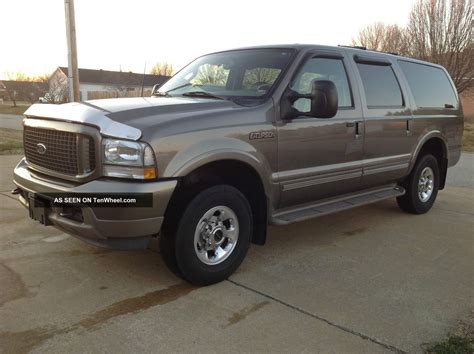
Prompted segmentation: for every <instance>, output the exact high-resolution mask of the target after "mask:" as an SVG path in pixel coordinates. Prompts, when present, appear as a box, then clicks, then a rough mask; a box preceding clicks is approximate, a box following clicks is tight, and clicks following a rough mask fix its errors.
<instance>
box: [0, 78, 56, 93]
mask: <svg viewBox="0 0 474 354" xmlns="http://www.w3.org/2000/svg"><path fill="white" fill-rule="evenodd" d="M0 89H6V90H17V91H20V90H26V91H29V90H32V89H36V90H41V91H47V90H48V83H47V82H38V81H17V80H1V81H0Z"/></svg>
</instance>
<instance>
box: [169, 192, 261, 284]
mask: <svg viewBox="0 0 474 354" xmlns="http://www.w3.org/2000/svg"><path fill="white" fill-rule="evenodd" d="M251 239H252V212H251V208H250V205H249V202H248V201H247V199H246V198H245V196H244V195H243V194H242V193H241V192H240V191H239V190H237V189H236V188H234V187H232V186H228V185H218V186H214V187H210V188H208V189H205V190H203V191H201V192H200V193H199V194H197V195H196V196H195V197H194V198H193V199H192V200H191V201H190V202H189V204H188V205H186V206H184V211H183V213H182V216H181V217H180V218H179V220H177V222H175V224H174V227H167V228H165V232H164V234H163V235H162V240H161V242H160V246H161V253H162V256H163V259H164V261H165V263H166V264H167V265H168V267H169V268H170V269H171V270H172V271H174V273H175V274H178V275H179V276H180V277H182V278H184V279H185V280H187V281H188V282H190V283H192V284H195V285H210V284H214V283H218V282H220V281H222V280H225V279H227V278H228V277H229V276H230V275H231V274H232V273H233V272H234V271H235V270H236V269H237V268H238V267H239V266H240V264H241V263H242V261H243V260H244V258H245V256H246V254H247V250H248V248H249V246H250V241H251ZM206 240H207V241H206ZM218 244H219V245H218ZM214 250H217V251H214Z"/></svg>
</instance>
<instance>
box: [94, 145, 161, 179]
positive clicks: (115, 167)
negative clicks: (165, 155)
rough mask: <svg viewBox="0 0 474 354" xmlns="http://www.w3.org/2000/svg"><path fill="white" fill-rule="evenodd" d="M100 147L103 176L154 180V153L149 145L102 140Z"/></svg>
mask: <svg viewBox="0 0 474 354" xmlns="http://www.w3.org/2000/svg"><path fill="white" fill-rule="evenodd" d="M102 146H103V154H102V162H103V165H104V175H105V176H111V177H122V178H136V179H154V178H156V165H155V158H154V153H153V150H152V149H151V147H150V146H149V145H147V144H145V143H142V142H136V141H128V140H117V139H104V140H103V142H102Z"/></svg>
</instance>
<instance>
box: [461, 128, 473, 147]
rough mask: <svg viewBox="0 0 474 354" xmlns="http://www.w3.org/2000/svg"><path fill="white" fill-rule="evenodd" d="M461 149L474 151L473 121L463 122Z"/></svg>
mask: <svg viewBox="0 0 474 354" xmlns="http://www.w3.org/2000/svg"><path fill="white" fill-rule="evenodd" d="M462 150H463V151H466V152H474V123H467V122H465V123H464V133H463V136H462Z"/></svg>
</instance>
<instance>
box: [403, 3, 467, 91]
mask: <svg viewBox="0 0 474 354" xmlns="http://www.w3.org/2000/svg"><path fill="white" fill-rule="evenodd" d="M472 24H473V4H472V0H448V1H446V0H418V3H416V5H415V6H414V7H413V9H412V11H411V13H410V18H409V23H408V26H407V33H408V40H409V41H410V53H409V54H410V55H411V56H413V57H416V58H420V59H422V60H429V61H431V62H435V63H437V64H440V65H442V66H444V67H445V68H446V69H447V70H448V72H449V74H450V75H451V77H452V79H453V81H454V84H455V85H456V87H457V90H458V92H462V91H464V90H465V89H466V88H467V87H468V86H469V85H470V81H471V79H472V76H473V74H474V58H473V56H474V46H473V37H472V35H473V31H472Z"/></svg>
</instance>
